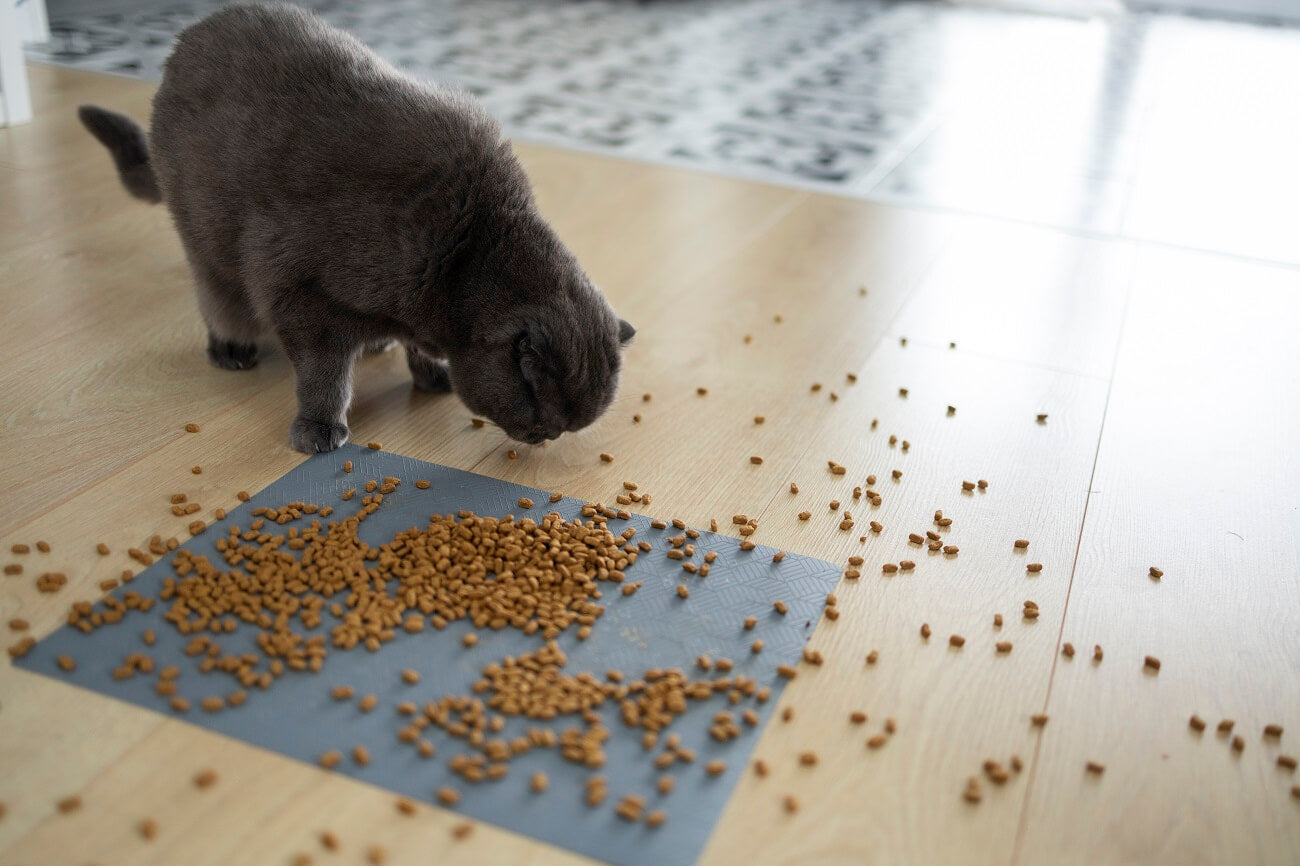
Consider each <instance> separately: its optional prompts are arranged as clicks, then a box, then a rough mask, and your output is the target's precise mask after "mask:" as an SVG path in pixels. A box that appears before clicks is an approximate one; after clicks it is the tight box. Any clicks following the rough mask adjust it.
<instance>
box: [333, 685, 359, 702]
mask: <svg viewBox="0 0 1300 866" xmlns="http://www.w3.org/2000/svg"><path fill="white" fill-rule="evenodd" d="M353 694H355V693H354V692H353V690H352V686H335V687H334V688H332V689H330V697H331V698H333V699H334V700H336V701H350V700H352V695H353Z"/></svg>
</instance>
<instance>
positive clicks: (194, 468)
mask: <svg viewBox="0 0 1300 866" xmlns="http://www.w3.org/2000/svg"><path fill="white" fill-rule="evenodd" d="M190 471H191V472H193V473H194V474H195V475H202V474H203V467H202V466H191V467H190Z"/></svg>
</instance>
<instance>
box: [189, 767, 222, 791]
mask: <svg viewBox="0 0 1300 866" xmlns="http://www.w3.org/2000/svg"><path fill="white" fill-rule="evenodd" d="M216 783H217V771H216V770H211V769H209V770H199V772H197V773H195V774H194V787H196V788H198V789H200V790H204V789H207V788H211V787H212V786H213V785H215V784H216Z"/></svg>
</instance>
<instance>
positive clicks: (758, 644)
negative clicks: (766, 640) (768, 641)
mask: <svg viewBox="0 0 1300 866" xmlns="http://www.w3.org/2000/svg"><path fill="white" fill-rule="evenodd" d="M749 651H750V652H752V653H761V652H762V651H763V642H762V641H761V640H756V641H754V642H753V643H752V644H750V645H749Z"/></svg>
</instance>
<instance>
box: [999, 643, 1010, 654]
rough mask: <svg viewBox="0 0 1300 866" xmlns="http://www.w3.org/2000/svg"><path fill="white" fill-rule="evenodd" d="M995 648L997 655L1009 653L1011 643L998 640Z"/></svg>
mask: <svg viewBox="0 0 1300 866" xmlns="http://www.w3.org/2000/svg"><path fill="white" fill-rule="evenodd" d="M995 646H996V647H997V651H998V652H999V653H1009V652H1011V641H1009V640H1000V641H998V642H997V644H996V645H995Z"/></svg>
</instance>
